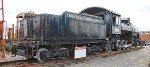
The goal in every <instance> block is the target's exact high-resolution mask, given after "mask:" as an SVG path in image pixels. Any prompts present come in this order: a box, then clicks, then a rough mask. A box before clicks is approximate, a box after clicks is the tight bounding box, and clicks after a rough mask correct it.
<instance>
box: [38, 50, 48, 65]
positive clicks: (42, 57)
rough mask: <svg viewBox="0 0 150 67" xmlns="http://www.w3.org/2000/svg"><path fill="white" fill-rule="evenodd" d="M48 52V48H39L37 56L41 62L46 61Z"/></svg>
mask: <svg viewBox="0 0 150 67" xmlns="http://www.w3.org/2000/svg"><path fill="white" fill-rule="evenodd" d="M46 52H48V50H47V49H45V48H41V49H39V50H38V52H37V54H36V56H37V60H38V61H39V62H44V61H46V55H45V53H46Z"/></svg>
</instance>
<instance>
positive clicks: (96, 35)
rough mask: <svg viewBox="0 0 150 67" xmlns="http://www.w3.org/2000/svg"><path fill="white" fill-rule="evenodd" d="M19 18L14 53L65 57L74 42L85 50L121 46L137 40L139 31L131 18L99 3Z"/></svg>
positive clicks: (69, 52)
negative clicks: (98, 5) (70, 10)
mask: <svg viewBox="0 0 150 67" xmlns="http://www.w3.org/2000/svg"><path fill="white" fill-rule="evenodd" d="M24 17H25V19H23V20H21V21H20V32H19V38H18V39H17V42H16V44H17V45H16V48H15V54H18V55H23V56H26V57H27V58H33V57H34V58H37V60H38V61H40V62H43V61H45V60H48V59H50V58H67V57H68V56H69V55H70V54H74V50H75V47H76V46H80V47H82V46H86V53H87V54H89V53H91V52H98V51H101V50H106V51H108V52H110V51H112V50H120V49H122V48H124V46H125V45H129V44H133V45H135V44H137V42H139V41H138V35H139V34H138V32H137V31H136V28H134V27H133V26H132V24H131V23H130V19H129V18H126V19H122V20H121V15H120V14H118V13H116V12H113V11H110V10H107V9H105V8H101V7H90V8H87V9H84V10H83V11H81V12H80V13H72V12H67V11H65V12H64V13H63V14H62V15H52V14H37V15H35V16H30V15H28V13H26V15H24Z"/></svg>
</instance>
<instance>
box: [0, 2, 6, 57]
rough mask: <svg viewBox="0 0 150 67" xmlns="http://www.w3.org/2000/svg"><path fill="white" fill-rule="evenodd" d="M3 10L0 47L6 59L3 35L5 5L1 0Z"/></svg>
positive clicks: (0, 22)
mask: <svg viewBox="0 0 150 67" xmlns="http://www.w3.org/2000/svg"><path fill="white" fill-rule="evenodd" d="M1 4H2V7H1V10H2V20H1V21H0V46H1V49H2V54H3V55H2V58H5V48H4V47H5V40H4V39H3V34H4V4H3V0H1Z"/></svg>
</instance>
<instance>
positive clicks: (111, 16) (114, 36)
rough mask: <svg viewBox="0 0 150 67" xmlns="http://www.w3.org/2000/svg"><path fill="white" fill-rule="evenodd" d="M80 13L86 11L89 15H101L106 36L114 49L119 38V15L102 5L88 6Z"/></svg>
mask: <svg viewBox="0 0 150 67" xmlns="http://www.w3.org/2000/svg"><path fill="white" fill-rule="evenodd" d="M80 13H87V14H91V15H96V16H98V17H102V18H103V20H104V22H105V23H106V26H107V28H106V36H107V38H108V39H109V41H110V42H111V47H112V49H115V47H116V46H117V47H118V44H117V43H119V42H120V41H121V40H120V35H121V19H120V18H121V15H120V14H118V13H116V12H113V11H110V10H107V9H105V8H102V7H90V8H87V9H84V10H83V11H81V12H80Z"/></svg>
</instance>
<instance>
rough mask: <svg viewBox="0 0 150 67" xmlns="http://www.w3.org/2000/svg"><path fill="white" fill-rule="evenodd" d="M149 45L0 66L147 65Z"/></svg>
mask: <svg viewBox="0 0 150 67" xmlns="http://www.w3.org/2000/svg"><path fill="white" fill-rule="evenodd" d="M149 61H150V46H145V48H143V49H141V48H134V47H132V48H131V49H130V50H124V51H123V50H121V51H113V52H111V53H107V52H100V53H96V54H92V55H89V56H88V57H86V58H82V59H72V58H70V59H67V60H51V61H47V62H45V63H38V62H36V63H32V64H29V63H24V62H23V63H20V62H19V63H18V62H17V63H7V64H2V65H0V67H148V62H149Z"/></svg>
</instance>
